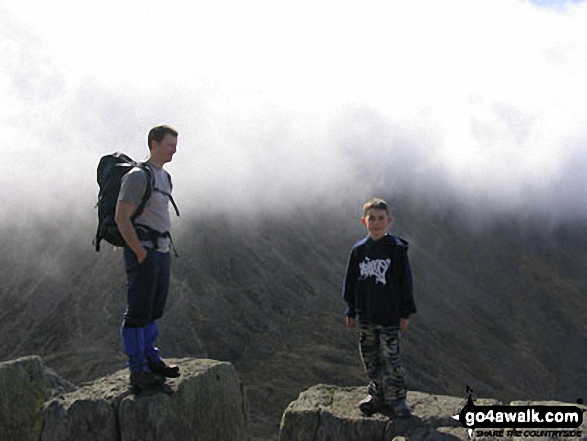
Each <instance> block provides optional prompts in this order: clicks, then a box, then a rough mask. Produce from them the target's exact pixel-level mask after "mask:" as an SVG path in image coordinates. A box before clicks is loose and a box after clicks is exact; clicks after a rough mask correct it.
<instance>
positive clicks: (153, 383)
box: [130, 372, 165, 394]
mask: <svg viewBox="0 0 587 441" xmlns="http://www.w3.org/2000/svg"><path fill="white" fill-rule="evenodd" d="M164 384H165V378H164V377H160V376H159V375H155V374H153V373H152V372H131V373H130V388H131V390H132V392H133V393H135V394H139V393H141V392H143V391H149V390H157V389H161V388H162V387H163V385H164Z"/></svg>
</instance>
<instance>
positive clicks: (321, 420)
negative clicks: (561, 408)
mask: <svg viewBox="0 0 587 441" xmlns="http://www.w3.org/2000/svg"><path fill="white" fill-rule="evenodd" d="M366 396H367V388H366V387H354V388H342V387H337V386H328V385H323V384H319V385H316V386H313V387H311V388H310V389H308V390H306V391H304V392H302V393H301V394H300V396H299V397H298V399H297V400H295V401H293V402H292V403H290V405H289V406H288V407H287V409H286V410H285V412H284V414H283V418H282V421H281V429H280V437H279V440H280V441H331V440H336V441H365V440H369V441H392V440H395V441H403V440H409V441H420V440H426V441H436V440H439V441H440V440H470V437H469V434H468V431H467V429H466V428H464V427H463V426H461V424H460V423H459V421H457V420H455V419H453V418H452V416H453V415H457V414H458V413H459V412H460V411H461V410H462V409H463V407H464V406H465V404H466V399H465V398H456V397H450V396H444V395H432V394H426V393H422V392H411V391H410V392H408V397H407V402H408V404H409V406H410V408H411V410H412V414H413V416H412V417H411V418H405V419H398V418H394V416H393V414H392V412H391V411H390V410H389V409H383V410H382V411H381V412H378V413H375V414H373V415H372V416H366V415H364V414H363V413H361V411H360V410H359V408H358V403H359V402H360V401H361V400H362V399H363V398H365V397H366ZM501 404H503V403H502V402H500V401H498V400H492V399H476V400H475V405H478V406H481V405H487V406H489V405H501ZM510 404H512V405H522V404H524V405H526V404H533V405H544V404H545V403H544V402H527V401H526V402H512V403H510ZM548 404H550V405H563V404H564V403H554V402H548ZM578 430H582V433H583V435H582V437H579V438H572V439H573V440H580V439H583V440H587V421H584V422H583V425H582V426H581V427H580V428H579V429H578ZM475 439H481V438H475ZM491 439H493V440H497V439H511V440H513V439H516V438H514V437H510V438H506V437H501V438H491ZM518 439H521V438H518ZM532 439H534V440H547V439H557V440H560V439H561V438H549V437H536V438H532Z"/></svg>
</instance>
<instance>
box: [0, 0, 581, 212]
mask: <svg viewBox="0 0 587 441" xmlns="http://www.w3.org/2000/svg"><path fill="white" fill-rule="evenodd" d="M3 5H4V6H3V7H4V11H2V14H0V17H1V18H0V26H1V28H0V29H2V31H0V32H1V36H2V44H1V45H0V57H1V58H2V59H3V60H5V61H3V63H2V65H1V66H0V91H1V92H2V96H3V97H6V98H5V99H4V106H3V108H2V109H1V110H0V142H2V144H3V146H7V147H5V148H3V149H2V151H1V153H0V155H1V157H0V160H1V161H2V164H3V165H4V168H5V169H6V170H10V171H9V172H7V173H5V175H4V177H3V178H2V179H3V181H2V184H4V185H2V190H0V196H2V200H3V201H6V200H13V199H15V197H14V196H12V195H13V194H14V193H15V192H14V191H11V190H9V189H8V188H9V187H10V184H11V183H12V185H15V184H14V183H15V182H20V180H21V179H22V178H23V176H30V175H31V173H38V170H39V169H40V168H39V167H40V166H44V168H42V169H43V173H44V174H45V175H46V178H45V181H44V182H45V184H46V185H48V186H53V187H54V188H55V189H57V190H56V191H58V192H59V193H60V194H64V193H65V190H67V189H68V188H70V186H71V179H73V178H75V179H76V181H77V184H76V189H78V191H79V192H80V195H79V198H85V197H88V198H89V199H91V200H92V201H93V198H95V192H96V187H95V183H94V176H93V173H94V168H95V164H96V163H97V159H98V157H99V155H100V154H102V153H108V152H110V151H113V150H124V151H126V152H128V153H129V154H131V156H134V157H136V158H140V157H141V156H142V155H143V154H144V153H145V152H146V148H145V140H144V138H145V136H146V132H147V131H148V129H149V128H150V127H151V126H152V125H154V124H157V123H160V122H166V123H170V124H172V125H175V126H177V128H178V129H179V130H180V144H179V150H178V154H177V156H176V161H174V163H172V164H170V165H169V168H170V170H171V171H173V172H174V174H176V175H177V176H174V177H175V179H174V181H175V182H176V189H177V191H178V192H179V193H180V194H182V195H183V196H184V199H185V198H189V199H190V200H194V201H200V202H202V201H209V200H213V199H214V198H217V197H222V198H227V199H228V200H230V201H232V202H231V203H240V204H243V205H251V204H252V203H261V204H263V203H272V202H271V201H274V200H280V199H284V198H285V199H287V200H288V201H294V202H295V201H301V200H303V199H304V198H307V197H312V195H320V194H321V192H331V191H336V189H346V190H348V189H349V188H353V187H357V186H360V187H361V186H363V185H364V186H365V188H367V187H368V183H362V182H355V181H354V180H351V179H350V177H352V178H353V179H362V178H363V175H362V174H361V173H360V172H358V171H357V166H358V165H360V166H361V167H363V166H364V165H365V164H367V165H368V164H369V162H370V161H371V162H372V163H373V164H374V165H375V166H376V167H375V168H377V166H379V165H380V164H381V163H387V162H392V164H391V166H390V167H389V168H385V167H383V168H381V170H387V169H389V170H390V173H391V174H393V175H395V176H399V177H400V178H397V179H401V181H402V182H404V185H405V186H406V187H415V186H416V185H422V186H423V187H422V188H425V189H427V190H428V189H431V188H434V187H435V186H437V185H435V182H439V181H442V182H443V183H444V184H445V185H448V186H449V187H450V191H452V192H457V193H460V194H461V195H464V196H467V197H468V196H472V195H484V197H486V198H489V199H490V200H492V201H494V202H495V201H500V202H499V203H500V204H501V205H504V206H508V205H512V204H513V205H524V204H527V201H528V200H530V199H532V198H528V197H527V196H528V194H534V193H536V194H541V195H543V196H544V197H548V198H551V199H550V202H549V203H543V205H544V206H545V207H552V206H553V205H554V204H555V202H556V201H555V200H552V199H553V198H555V199H557V200H560V204H561V206H557V209H558V210H562V209H564V210H570V209H571V208H574V206H575V205H576V201H577V200H580V195H581V194H584V192H585V190H584V188H582V187H580V186H576V185H571V184H567V183H568V182H573V179H574V176H575V174H576V173H580V170H577V168H576V167H575V166H571V164H573V161H572V158H577V157H581V155H582V154H584V153H585V150H586V149H587V147H586V140H587V136H586V133H585V129H584V127H586V126H587V125H586V123H587V121H586V119H587V112H586V111H585V110H586V109H585V107H586V106H587V104H586V103H587V84H586V83H585V81H584V79H583V73H584V71H585V68H586V67H587V30H586V27H585V26H584V23H585V22H587V21H586V18H587V5H586V4H585V3H579V4H571V3H569V4H568V5H567V6H566V7H565V8H544V7H539V6H537V5H535V4H534V3H531V2H529V1H522V0H476V1H470V0H453V1H447V2H432V1H414V2H389V1H375V2H370V3H369V5H368V6H366V5H365V3H364V2H358V1H343V2H334V1H328V2H310V1H307V2H306V1H300V2H287V3H284V2H279V3H275V2H272V1H268V0H266V1H252V2H238V1H229V0H224V1H222V0H221V1H218V2H213V3H210V2H198V1H196V2H193V1H191V2H188V1H172V2H158V1H156V2H139V1H135V0H131V1H127V2H114V1H112V0H106V1H100V2H97V1H88V2H78V3H71V2H66V1H65V0H56V1H54V2H51V3H42V2H41V3H39V2H36V1H33V0H19V1H16V0H7V1H5V2H4V3H3ZM23 156H26V161H25V164H24V165H23V162H22V157H23ZM63 161H73V162H74V163H75V164H76V165H75V167H72V169H71V171H70V172H68V173H66V174H65V175H64V174H62V173H60V172H59V170H60V168H61V165H60V164H61V163H62V162H63ZM47 165H51V166H50V167H47ZM398 167H399V168H398ZM12 172H14V174H12ZM378 173H385V171H383V172H378ZM430 176H432V177H433V178H430ZM90 177H91V179H90ZM581 182H583V181H581ZM21 187H22V186H21ZM29 187H30V188H29ZM29 187H27V186H24V187H22V188H24V190H23V191H24V194H25V197H27V198H34V197H35V196H37V195H38V193H39V191H38V190H36V189H35V188H34V187H35V186H30V185H29ZM554 187H556V188H554ZM27 188H29V189H28V190H27ZM563 188H564V189H565V192H567V193H569V194H568V197H565V198H562V197H561V196H560V194H561V191H562V190H560V189H563ZM346 190H344V191H346ZM357 191H359V192H360V191H361V189H358V190H357ZM82 195H83V196H82ZM341 197H343V196H341ZM532 200H533V199H532ZM556 203H558V202H556ZM37 205H38V204H35V206H37Z"/></svg>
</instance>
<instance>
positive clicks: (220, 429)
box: [0, 357, 249, 441]
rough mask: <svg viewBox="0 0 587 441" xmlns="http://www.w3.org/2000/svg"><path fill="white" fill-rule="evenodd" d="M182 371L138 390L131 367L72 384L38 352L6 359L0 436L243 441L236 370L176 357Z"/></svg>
mask: <svg viewBox="0 0 587 441" xmlns="http://www.w3.org/2000/svg"><path fill="white" fill-rule="evenodd" d="M170 362H173V363H175V364H178V365H179V366H180V368H181V371H182V376H181V377H179V378H177V379H168V381H167V383H166V385H165V388H164V390H163V391H159V392H152V393H149V394H145V393H143V394H140V395H133V394H131V393H130V391H129V388H128V371H127V370H126V369H125V370H121V371H119V372H116V373H114V374H112V375H110V376H107V377H103V378H100V379H98V380H96V381H94V382H91V383H86V384H83V385H81V386H80V387H79V388H77V389H76V388H74V387H73V385H71V384H70V383H68V382H66V381H64V380H61V379H60V378H59V377H58V376H56V375H55V374H54V373H53V372H51V371H50V370H48V369H47V368H45V367H44V366H43V363H42V360H41V359H40V358H39V357H25V358H21V359H18V360H13V361H10V362H5V363H0V433H2V434H3V436H6V437H7V438H3V439H10V440H11V441H20V440H22V441H39V440H40V441H70V440H71V441H74V440H75V441H79V440H84V441H131V440H133V441H138V440H141V441H163V440H164V441H185V440H194V441H196V440H197V441H217V440H226V441H232V440H234V441H245V440H248V439H249V437H248V405H247V401H246V397H245V393H244V390H243V387H242V384H241V382H240V380H239V379H238V376H237V374H236V371H235V369H234V367H233V366H232V365H231V364H230V363H225V362H219V361H215V360H202V359H191V358H186V359H181V360H170Z"/></svg>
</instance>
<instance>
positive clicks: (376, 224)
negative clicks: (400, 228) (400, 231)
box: [362, 208, 391, 240]
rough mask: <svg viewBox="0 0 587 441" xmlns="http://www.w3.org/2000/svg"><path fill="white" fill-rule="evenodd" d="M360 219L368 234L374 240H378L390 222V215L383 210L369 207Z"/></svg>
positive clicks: (383, 234)
mask: <svg viewBox="0 0 587 441" xmlns="http://www.w3.org/2000/svg"><path fill="white" fill-rule="evenodd" d="M362 221H363V223H364V224H365V226H366V227H367V232H368V233H369V236H371V238H373V239H374V240H378V239H381V238H382V237H383V236H385V233H386V232H387V227H388V226H389V224H390V223H391V217H389V215H388V214H387V212H386V211H385V210H381V209H379V208H371V209H370V210H368V211H367V213H366V215H365V217H364V218H363V219H362Z"/></svg>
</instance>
